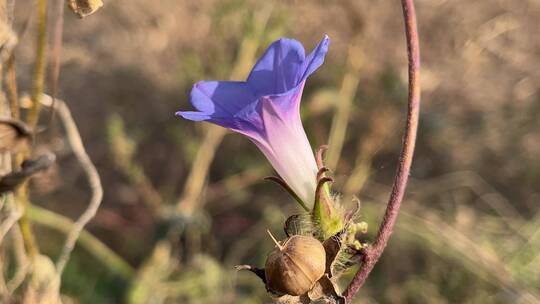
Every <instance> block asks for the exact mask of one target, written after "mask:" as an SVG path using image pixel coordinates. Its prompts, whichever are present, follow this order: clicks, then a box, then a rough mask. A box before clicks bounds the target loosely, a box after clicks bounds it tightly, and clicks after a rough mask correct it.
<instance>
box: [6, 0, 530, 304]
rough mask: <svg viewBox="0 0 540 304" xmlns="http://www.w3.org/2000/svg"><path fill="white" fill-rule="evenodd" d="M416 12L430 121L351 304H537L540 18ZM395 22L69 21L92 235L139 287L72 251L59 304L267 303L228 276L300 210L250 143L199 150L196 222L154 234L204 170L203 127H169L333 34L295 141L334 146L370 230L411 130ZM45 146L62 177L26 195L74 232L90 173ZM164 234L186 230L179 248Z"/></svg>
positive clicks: (27, 45)
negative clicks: (263, 57)
mask: <svg viewBox="0 0 540 304" xmlns="http://www.w3.org/2000/svg"><path fill="white" fill-rule="evenodd" d="M416 5H417V14H418V19H419V30H420V39H421V52H422V77H423V78H422V86H423V95H422V99H423V108H422V117H421V126H420V131H419V142H418V148H417V152H416V156H415V161H414V164H413V170H412V179H413V181H412V184H411V186H410V188H409V191H408V193H409V195H408V197H407V201H406V202H405V204H404V212H403V214H402V216H401V218H400V219H399V221H398V229H397V230H396V232H395V235H394V238H393V239H392V240H391V242H390V245H389V247H388V249H387V251H386V252H385V254H384V255H383V259H382V261H381V263H380V264H379V265H378V266H377V267H376V269H375V271H374V273H373V274H372V276H371V277H370V279H369V280H368V284H367V285H366V287H365V288H364V289H363V290H362V291H361V294H360V296H359V303H360V302H362V303H518V302H522V303H539V302H540V289H538V286H540V271H539V270H538V269H540V256H539V253H540V209H539V203H540V202H539V201H540V187H539V186H538V185H539V184H540V91H539V86H540V39H539V37H540V28H539V27H538V26H537V24H538V19H539V18H540V2H538V1H536V0H523V1H503V0H493V1H488V0H482V1H464V0H453V1H447V0H418V1H416ZM32 7H33V6H32V1H29V0H20V1H17V5H16V20H18V23H17V24H16V25H17V26H18V27H20V26H21V24H22V22H23V20H25V19H26V18H30V20H31V23H30V27H29V29H28V31H27V33H26V34H25V36H24V37H22V39H21V41H20V44H19V46H18V48H17V67H18V73H19V81H20V86H21V90H26V91H28V90H29V88H30V86H31V81H30V75H32V64H33V60H34V56H35V53H34V47H33V41H34V40H33V39H34V35H35V22H33V21H32V20H33V19H32V18H33V17H32V14H33V10H32ZM402 23H403V21H402V17H401V11H400V6H399V3H398V2H396V1H379V0H377V1H352V0H342V1H289V2H282V1H268V2H265V3H263V2H260V1H250V0H223V1H213V0H204V1H191V0H186V1H172V0H162V1H144V0H131V1H126V0H116V1H107V2H106V3H105V6H104V7H103V9H101V10H100V11H99V12H98V13H96V14H95V15H92V16H90V17H88V18H86V19H84V20H79V19H77V18H76V17H74V16H72V15H71V14H69V13H68V12H66V15H65V28H64V44H63V50H62V55H61V64H62V70H61V76H60V81H59V96H60V97H61V98H62V99H63V100H65V101H66V103H67V104H68V105H69V106H70V108H71V110H72V112H73V116H74V118H75V120H76V121H77V122H78V124H79V128H80V131H81V135H82V138H83V139H84V141H85V145H86V147H87V150H88V152H89V154H90V157H91V158H92V159H93V161H94V163H95V164H96V166H97V169H98V172H99V173H100V175H101V178H102V182H103V185H104V188H105V196H104V201H103V205H102V207H101V209H100V210H99V211H98V214H97V217H96V218H95V219H94V220H93V221H92V222H91V223H90V225H89V226H88V231H90V232H91V233H92V234H94V235H95V236H96V237H97V238H98V239H99V240H101V241H102V242H103V243H105V244H106V245H107V246H108V247H110V248H111V249H112V250H113V251H114V252H116V253H117V254H118V255H119V256H120V257H121V258H122V259H123V260H125V261H126V262H128V263H129V264H130V265H131V266H132V267H133V268H134V269H135V270H136V274H135V275H134V276H133V277H130V278H129V279H126V278H125V277H124V278H122V276H119V275H118V273H115V272H114V271H111V270H110V269H108V268H107V265H106V264H105V266H104V265H102V263H100V260H99V259H97V258H95V255H93V254H92V250H89V249H88V248H85V247H84V246H81V247H78V248H77V249H76V250H75V256H74V257H73V258H72V260H71V262H70V263H69V264H68V265H67V269H66V275H65V277H64V285H63V289H62V292H63V293H64V294H65V295H66V298H65V301H66V303H69V302H70V301H71V302H74V303H78V302H80V303H119V302H129V303H176V302H181V303H188V302H189V303H258V302H261V301H268V298H267V297H266V296H265V295H264V288H263V286H262V284H258V282H257V280H255V279H254V278H253V277H251V276H250V275H249V274H243V273H240V274H238V275H236V274H234V272H233V271H232V266H233V265H235V264H242V263H246V262H251V263H255V264H261V263H262V262H263V261H264V256H265V253H266V252H267V251H268V250H269V249H270V248H271V245H272V244H271V242H269V240H268V239H267V237H266V236H265V234H264V231H265V229H266V228H271V229H273V230H274V231H278V230H279V229H280V227H281V223H282V222H283V220H284V219H285V217H286V215H287V214H288V213H290V212H293V211H294V210H295V209H294V208H295V206H294V204H293V203H292V202H291V200H290V199H289V198H288V197H287V196H286V195H284V194H283V193H281V192H280V191H279V190H278V189H276V188H274V186H269V185H267V184H264V183H262V182H260V179H261V177H263V176H264V175H267V174H268V173H269V172H271V171H270V168H269V166H268V165H267V164H266V162H265V160H264V159H263V157H262V156H261V155H260V154H259V152H258V151H257V150H256V149H255V148H254V147H252V146H251V144H250V143H249V142H248V141H247V140H245V139H243V138H241V137H239V136H229V135H226V136H225V138H224V140H223V142H220V139H215V142H214V144H210V147H212V146H213V147H214V148H215V149H216V150H217V153H216V155H215V159H213V161H212V162H211V165H210V167H209V171H208V179H207V180H206V179H203V180H202V181H203V184H202V185H203V188H202V193H201V196H200V197H199V199H197V211H196V212H195V213H194V214H190V215H189V216H186V217H183V216H179V217H173V216H163V213H164V212H165V213H167V211H170V210H169V209H167V208H166V207H164V208H165V209H164V210H166V211H161V213H160V212H156V211H155V210H154V209H153V208H154V207H152V206H154V205H156V204H158V205H160V206H161V205H163V206H173V205H174V204H175V203H176V202H177V201H178V199H179V197H181V195H182V191H183V189H184V183H185V181H186V179H187V178H188V176H189V174H190V168H191V164H192V163H193V161H194V159H196V157H197V155H198V153H208V150H205V151H202V150H200V149H199V147H200V145H201V142H202V141H203V138H204V136H205V134H207V132H208V130H207V128H205V127H203V126H201V125H199V124H194V123H191V122H188V121H183V120H179V119H178V118H175V117H174V116H173V113H174V112H175V111H176V110H178V109H180V108H183V109H185V108H189V100H188V93H189V89H190V87H191V85H192V84H193V83H194V82H195V81H197V80H200V79H226V78H229V77H231V71H236V74H234V72H233V75H232V77H233V78H239V79H241V78H244V77H245V76H246V75H247V72H245V71H246V69H245V67H246V65H247V66H248V68H249V66H250V65H251V64H252V62H253V60H250V59H252V58H251V57H252V56H250V54H251V53H250V52H253V51H256V54H257V55H258V54H260V52H261V51H262V49H264V48H265V47H266V45H268V44H269V43H270V42H271V41H272V40H273V39H275V38H277V37H280V36H289V37H294V38H296V39H298V40H300V41H302V42H303V44H304V45H305V46H306V48H307V49H311V48H312V47H313V46H314V45H315V44H316V42H317V41H318V40H319V39H320V38H321V37H322V35H323V34H325V33H326V34H328V35H329V36H330V38H331V39H332V42H331V46H330V52H329V53H328V56H327V60H326V63H325V65H324V66H323V67H322V68H321V69H320V70H319V71H318V72H317V73H316V74H315V75H314V76H313V77H312V78H311V79H310V81H309V82H308V83H307V85H306V89H305V93H304V100H303V116H304V117H305V118H306V120H305V126H306V129H307V132H308V136H309V137H310V139H311V141H312V143H313V145H314V146H318V145H320V144H324V143H327V142H328V141H330V143H331V144H332V143H333V142H332V140H333V141H334V143H339V145H334V146H333V150H331V152H330V153H331V154H332V157H333V159H334V160H335V168H333V170H334V172H335V175H336V180H337V183H336V189H337V190H339V191H340V192H343V194H344V198H350V196H351V195H353V194H356V195H358V196H359V197H360V199H361V200H362V208H363V209H362V210H363V211H362V219H363V220H366V221H367V222H368V223H369V224H370V227H371V228H372V229H371V230H374V229H375V228H373V227H376V226H377V223H378V220H379V219H380V215H381V212H382V211H383V210H384V209H383V208H384V203H385V201H386V198H387V195H388V193H389V189H388V187H389V185H390V183H391V180H392V176H393V172H394V168H395V165H396V161H397V153H398V151H399V146H400V144H401V134H402V125H403V124H404V111H405V96H406V52H405V41H404V34H403V24H402ZM246 37H247V38H246ZM246 45H248V46H246ZM257 46H258V47H257ZM252 55H253V54H252ZM344 107H345V108H344ZM339 109H342V110H341V112H340V110H339ZM343 109H344V110H343ZM335 113H341V114H339V115H336V116H334V115H335ZM43 121H45V119H44V120H43ZM343 121H346V122H347V124H343V123H341V124H340V123H339V122H343ZM332 126H333V127H334V128H337V131H335V132H334V133H335V134H334V135H333V136H332V138H331V139H329V134H330V132H331V127H332ZM41 142H42V145H44V146H47V147H49V148H50V149H53V150H54V151H55V152H56V153H57V155H58V166H57V167H56V168H54V169H53V170H50V171H49V172H47V173H46V174H43V175H41V176H38V177H36V178H35V179H34V182H33V200H34V201H36V202H38V205H40V206H42V207H44V208H47V209H50V210H53V211H56V212H58V213H61V214H64V215H66V216H68V217H71V218H74V217H75V216H76V215H77V214H79V213H80V211H81V210H82V208H83V207H84V204H85V202H86V197H87V196H88V194H87V190H86V182H85V179H84V175H83V172H82V170H81V169H79V168H78V166H77V164H76V162H75V159H74V157H73V156H71V155H70V154H69V153H68V152H67V150H66V148H65V144H64V143H63V142H62V141H61V140H53V141H50V140H48V139H45V138H41ZM339 146H342V148H339ZM336 147H338V148H336ZM156 202H157V203H156ZM171 215H172V212H171ZM171 222H173V223H177V225H179V227H180V228H179V229H178V231H176V232H177V233H176V234H175V233H173V234H172V235H171V234H170V233H169V234H166V233H165V231H166V229H165V227H167V226H168V225H169V224H170V223H171ZM49 226H50V224H49ZM36 228H37V231H38V235H39V236H40V237H39V240H38V241H39V242H40V245H41V246H42V247H43V248H44V249H43V250H44V251H45V252H47V253H49V254H51V255H55V254H57V250H58V244H59V243H58V242H59V239H58V234H57V233H56V232H54V231H52V230H51V229H47V228H43V227H42V226H40V225H36ZM371 232H373V231H371ZM368 239H369V237H366V240H368ZM171 240H175V241H176V242H173V241H171ZM178 240H180V242H177V241H178ZM89 246H90V247H91V246H92V245H89ZM96 265H98V266H96ZM209 290H211V292H209Z"/></svg>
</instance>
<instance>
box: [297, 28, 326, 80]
mask: <svg viewBox="0 0 540 304" xmlns="http://www.w3.org/2000/svg"><path fill="white" fill-rule="evenodd" d="M329 44H330V38H329V37H328V35H324V37H323V39H322V40H321V41H320V42H319V44H318V45H317V47H316V48H315V49H314V50H313V52H311V54H309V55H308V56H307V57H306V60H304V64H303V65H302V70H303V74H302V77H300V79H299V82H302V81H305V80H306V79H307V78H308V77H309V75H311V74H313V73H314V72H315V71H316V70H317V69H318V68H319V67H320V66H321V65H322V64H323V63H324V57H325V56H326V53H327V52H328V45H329Z"/></svg>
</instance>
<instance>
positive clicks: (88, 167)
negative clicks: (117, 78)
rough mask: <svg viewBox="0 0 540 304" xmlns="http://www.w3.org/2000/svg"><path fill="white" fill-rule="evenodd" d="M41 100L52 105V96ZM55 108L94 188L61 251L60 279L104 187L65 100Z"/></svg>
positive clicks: (101, 195)
mask: <svg viewBox="0 0 540 304" xmlns="http://www.w3.org/2000/svg"><path fill="white" fill-rule="evenodd" d="M40 100H41V102H42V103H43V104H44V105H46V106H52V98H51V97H50V96H47V95H43V96H42V97H41V98H40ZM54 110H55V111H56V112H57V114H58V117H59V118H60V121H61V122H62V124H63V126H64V129H65V132H66V137H67V140H68V142H69V144H70V146H71V149H72V150H73V153H74V154H75V157H76V158H77V160H78V161H79V163H80V164H81V166H82V168H83V170H84V172H85V174H86V177H87V178H88V182H89V184H90V189H91V190H92V196H91V198H90V202H89V204H88V207H87V208H86V210H85V211H84V212H83V214H82V215H81V216H80V217H79V219H78V220H77V221H76V222H75V224H74V225H73V228H72V229H71V231H70V232H69V233H68V235H67V237H66V241H65V243H64V247H63V248H62V251H61V253H60V257H59V258H58V260H57V261H56V271H57V274H56V275H57V276H58V279H60V276H61V275H62V271H63V270H64V267H65V266H66V263H67V261H68V260H69V257H70V255H71V252H72V251H73V248H74V247H75V243H76V242H77V239H78V238H79V235H80V234H81V232H82V230H83V228H84V226H85V225H86V224H87V223H88V222H89V221H90V220H91V219H92V218H93V217H94V216H95V215H96V212H97V210H98V208H99V205H100V204H101V200H102V198H103V188H102V186H101V180H100V178H99V174H98V172H97V170H96V167H95V166H94V164H93V163H92V160H90V157H89V156H88V154H87V153H86V150H85V149H84V145H83V142H82V139H81V135H80V134H79V130H78V129H77V125H76V124H75V121H74V120H73V117H72V116H71V113H70V111H69V108H68V107H67V105H66V104H65V102H63V101H61V100H58V99H56V101H55V105H54Z"/></svg>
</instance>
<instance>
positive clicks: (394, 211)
mask: <svg viewBox="0 0 540 304" xmlns="http://www.w3.org/2000/svg"><path fill="white" fill-rule="evenodd" d="M401 5H402V8H403V18H404V20H405V35H406V38H407V54H408V62H409V96H408V110H407V122H406V126H405V135H404V137H403V146H402V149H401V154H400V157H399V165H398V168H397V171H396V176H395V178H394V185H393V186H392V193H391V194H390V199H389V201H388V205H387V206H386V211H385V214H384V217H383V220H382V222H381V225H380V226H379V231H378V233H377V236H376V238H375V241H374V242H373V244H372V245H371V246H370V247H368V248H366V250H365V251H364V252H363V255H364V256H363V259H362V261H363V262H362V265H360V268H359V269H358V271H357V272H356V274H355V276H354V278H353V279H352V281H351V283H350V284H349V286H348V287H347V289H346V290H345V292H344V293H343V296H344V297H345V299H346V301H347V303H350V302H351V300H352V298H353V297H354V295H355V294H356V293H357V292H358V290H359V289H360V287H362V285H363V284H364V282H365V281H366V279H367V277H368V276H369V274H370V272H371V270H373V267H374V266H375V264H376V263H377V261H378V260H379V258H380V257H381V255H382V253H383V251H384V249H385V247H386V244H387V243H388V240H389V239H390V236H391V234H392V230H393V228H394V224H395V222H396V219H397V216H398V212H399V208H400V206H401V202H402V200H403V197H404V194H405V189H406V187H407V180H408V177H409V172H410V169H411V163H412V158H413V154H414V146H415V143H416V133H417V129H418V118H419V113H420V47H419V42H418V29H417V25H416V12H415V9H414V0H401Z"/></svg>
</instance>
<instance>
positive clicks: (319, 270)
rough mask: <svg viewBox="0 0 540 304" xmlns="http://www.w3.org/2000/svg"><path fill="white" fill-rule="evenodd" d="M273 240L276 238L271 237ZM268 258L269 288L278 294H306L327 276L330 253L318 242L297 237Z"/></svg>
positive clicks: (267, 278)
mask: <svg viewBox="0 0 540 304" xmlns="http://www.w3.org/2000/svg"><path fill="white" fill-rule="evenodd" d="M270 236H271V237H272V239H274V237H273V236H272V235H271V234H270ZM274 242H275V243H276V245H277V248H275V249H274V251H272V252H271V253H270V255H269V256H268V258H267V259H266V266H265V276H266V286H267V287H268V289H270V290H271V291H273V292H275V293H278V294H288V295H292V296H299V295H303V294H305V293H306V292H308V291H309V290H311V289H312V288H313V286H314V285H315V283H316V282H317V281H318V280H319V279H320V278H321V277H322V276H323V275H324V271H325V264H326V253H325V251H324V247H323V246H322V244H321V242H319V241H318V240H317V239H315V238H312V237H308V236H302V235H294V236H292V237H290V238H289V239H287V240H286V241H285V243H284V244H283V245H281V244H279V243H278V242H277V241H276V240H275V239H274Z"/></svg>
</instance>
